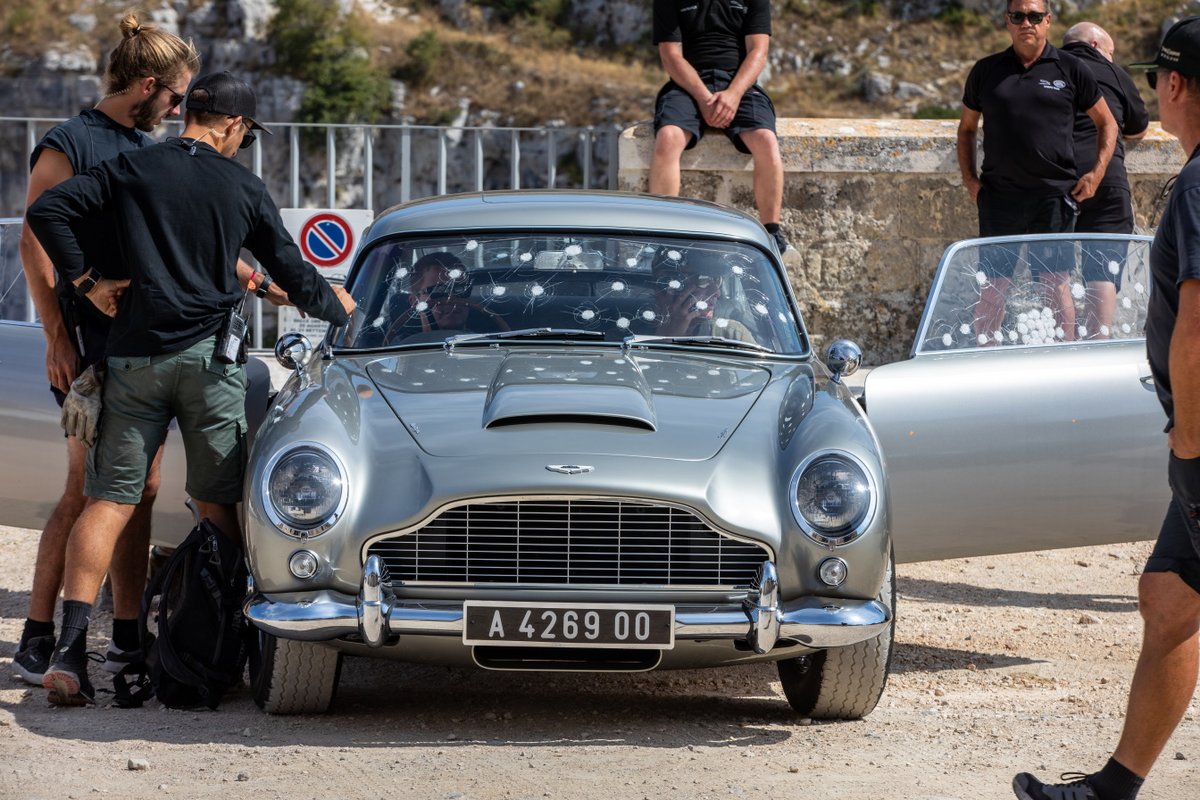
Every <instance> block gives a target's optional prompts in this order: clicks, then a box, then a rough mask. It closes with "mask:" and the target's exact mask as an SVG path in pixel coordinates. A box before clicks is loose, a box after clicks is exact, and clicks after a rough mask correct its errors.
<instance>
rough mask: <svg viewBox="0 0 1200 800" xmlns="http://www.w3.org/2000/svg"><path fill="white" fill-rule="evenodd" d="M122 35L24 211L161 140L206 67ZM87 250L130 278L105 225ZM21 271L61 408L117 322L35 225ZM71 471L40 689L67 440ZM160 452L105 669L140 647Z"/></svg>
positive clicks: (131, 547)
mask: <svg viewBox="0 0 1200 800" xmlns="http://www.w3.org/2000/svg"><path fill="white" fill-rule="evenodd" d="M120 28H121V33H122V39H121V42H120V44H118V45H117V46H116V47H115V48H113V50H112V52H111V54H110V56H109V59H108V63H107V64H106V67H105V74H104V87H105V95H104V96H103V97H102V98H101V100H100V102H99V103H97V104H96V107H95V108H90V109H87V110H85V111H83V112H82V113H80V114H79V115H78V116H76V117H72V118H71V119H69V120H67V121H65V122H63V123H61V124H59V125H56V126H55V127H53V128H51V129H50V130H49V131H48V132H47V133H46V135H45V136H43V137H42V139H41V140H40V141H39V142H38V143H37V146H36V147H34V149H33V152H32V153H31V154H30V156H29V167H30V173H29V185H28V191H27V193H26V208H28V207H29V206H31V205H33V203H34V202H35V201H36V200H37V199H38V198H39V197H40V196H41V195H42V193H43V192H45V191H47V190H49V189H50V188H51V187H53V186H55V185H57V184H60V183H62V182H63V181H66V180H68V179H70V178H71V177H72V176H73V175H77V174H79V173H82V172H85V171H86V170H88V169H90V168H91V167H94V166H95V165H97V164H99V163H100V162H102V161H105V160H107V159H110V158H114V157H116V156H117V155H119V154H121V153H124V152H128V151H131V150H138V149H140V148H142V147H145V146H148V145H150V144H152V143H153V140H152V139H150V137H148V136H147V135H146V132H148V131H152V130H154V128H155V127H156V126H157V125H158V124H159V123H161V122H162V121H163V120H164V119H165V118H166V117H168V116H178V114H179V104H180V102H181V101H182V100H183V95H184V93H185V92H186V91H187V86H188V82H189V81H190V80H191V79H192V75H193V73H194V72H195V71H197V70H198V69H199V66H200V56H199V54H198V53H197V52H196V50H195V48H194V47H193V46H192V44H191V42H185V41H183V40H181V39H180V38H179V37H177V36H175V35H174V34H171V33H167V32H166V31H163V30H160V29H157V28H156V27H155V26H153V25H142V24H141V23H140V22H139V21H138V18H137V16H136V15H134V14H127V15H126V16H125V17H124V18H123V19H122V20H121V23H120ZM78 234H79V237H80V241H81V244H82V246H83V247H84V248H86V249H87V251H88V253H89V256H90V257H91V259H92V260H93V263H95V264H96V265H97V266H100V267H101V268H102V269H105V270H106V271H108V272H109V273H110V274H112V275H113V277H116V278H124V277H128V274H127V272H126V267H125V265H124V263H122V262H121V259H120V258H118V257H116V256H115V255H113V253H112V249H111V247H110V246H109V244H110V242H109V232H108V230H107V229H106V227H105V224H104V222H103V220H101V219H99V218H91V219H86V220H82V221H81V222H80V224H79V226H78ZM20 253H21V266H22V268H23V269H24V272H25V280H26V285H27V286H28V287H29V294H30V296H31V297H32V298H33V303H34V306H35V307H36V308H37V312H38V318H39V319H40V320H41V323H42V333H43V335H44V336H45V339H46V376H47V379H48V380H49V383H50V389H51V391H52V392H53V393H54V397H55V399H56V400H57V401H58V403H59V405H61V404H62V402H63V398H65V397H66V392H67V391H68V390H69V388H70V386H71V382H72V381H74V380H75V378H76V377H77V376H78V375H79V373H80V372H81V371H82V370H84V369H86V368H87V367H88V366H90V365H91V364H94V363H96V362H97V361H99V360H100V359H101V358H102V357H103V356H104V346H105V342H106V340H107V337H108V329H109V320H108V317H106V316H104V315H103V314H102V313H100V311H98V310H97V309H96V307H95V306H93V305H92V304H91V303H90V302H88V301H87V300H85V299H82V298H78V297H75V295H74V292H73V291H72V287H71V286H70V285H69V284H65V283H64V282H62V281H58V280H56V277H55V272H54V265H53V264H52V263H51V262H50V258H49V257H48V256H47V255H46V251H45V250H44V249H43V248H42V245H41V243H40V242H39V241H38V239H37V237H36V236H34V235H33V232H32V231H31V230H30V229H29V226H28V225H27V224H26V225H23V226H22V230H21V243H20ZM66 445H67V474H66V481H65V485H64V488H63V493H62V496H61V497H60V498H59V500H58V502H57V503H56V505H55V507H54V510H53V511H52V512H51V514H50V517H49V518H48V519H47V520H46V525H45V528H44V529H43V530H42V534H41V539H40V541H39V543H38V556H37V563H36V565H35V567H34V572H33V580H32V586H31V588H30V592H29V612H28V617H27V618H26V620H25V627H24V629H23V630H22V632H21V638H20V640H19V642H18V643H17V651H16V654H15V655H14V656H13V671H14V672H15V673H16V674H17V675H19V676H20V677H21V678H22V679H23V680H25V681H26V682H27V683H31V684H34V685H37V686H41V685H42V676H43V674H44V672H45V670H46V667H47V666H48V665H49V659H50V655H51V651H52V650H53V647H54V639H55V631H54V609H55V604H56V602H57V599H58V594H59V590H60V588H61V587H62V580H63V559H64V555H63V554H64V552H65V550H66V548H67V537H68V536H69V535H70V532H71V527H72V526H73V525H74V524H75V520H76V519H78V517H79V515H80V513H82V511H83V508H84V504H85V503H86V500H87V498H86V497H85V496H84V494H83V475H84V458H85V454H86V452H87V450H86V447H85V446H84V444H83V442H81V441H80V440H79V439H78V438H76V437H74V436H68V437H67V438H66ZM160 460H161V453H160V454H159V455H158V456H156V457H155V458H154V459H153V461H152V466H151V469H150V473H149V475H148V476H147V481H146V484H147V490H146V492H145V496H144V497H143V498H141V500H140V502H139V503H138V504H137V509H136V511H135V512H134V514H133V515H132V517H131V519H130V521H129V524H128V525H127V526H126V530H125V534H124V535H123V536H122V537H121V539H120V541H119V544H118V546H117V551H116V554H115V556H114V558H113V563H112V569H111V578H112V589H113V636H112V639H111V641H110V642H109V645H108V647H107V656H106V657H107V658H108V660H107V661H106V663H105V665H104V666H105V669H107V670H108V671H110V672H116V671H118V670H120V669H122V666H123V665H122V663H121V659H122V658H123V657H125V656H126V655H127V654H130V653H134V652H135V651H137V650H138V648H139V647H140V640H139V637H138V635H137V617H138V611H139V609H140V607H141V599H142V591H143V589H144V587H145V583H146V566H147V551H148V548H149V543H150V516H151V508H152V505H153V503H154V497H155V493H156V491H157V487H158V480H159V472H158V465H159V462H160Z"/></svg>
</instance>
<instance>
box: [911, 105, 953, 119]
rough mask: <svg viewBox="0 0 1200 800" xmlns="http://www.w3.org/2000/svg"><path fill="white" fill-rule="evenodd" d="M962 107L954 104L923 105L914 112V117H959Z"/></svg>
mask: <svg viewBox="0 0 1200 800" xmlns="http://www.w3.org/2000/svg"><path fill="white" fill-rule="evenodd" d="M960 113H961V109H958V108H954V107H952V106H921V107H920V108H918V109H917V110H916V111H914V112H913V119H958V117H959V114H960Z"/></svg>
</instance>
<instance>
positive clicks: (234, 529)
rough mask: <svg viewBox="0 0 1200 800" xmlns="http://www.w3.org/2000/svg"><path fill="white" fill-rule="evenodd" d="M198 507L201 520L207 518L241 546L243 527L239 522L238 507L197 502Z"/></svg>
mask: <svg viewBox="0 0 1200 800" xmlns="http://www.w3.org/2000/svg"><path fill="white" fill-rule="evenodd" d="M196 507H197V508H199V509H200V517H201V518H207V519H208V520H209V521H210V522H212V523H213V524H214V525H216V526H217V527H218V528H220V529H221V531H222V532H223V533H224V534H225V535H226V536H228V537H229V538H231V539H233V540H235V541H236V542H238V543H239V544H241V541H242V525H241V522H240V521H239V520H238V515H237V506H236V505H227V504H224V503H204V502H201V501H199V500H197V501H196Z"/></svg>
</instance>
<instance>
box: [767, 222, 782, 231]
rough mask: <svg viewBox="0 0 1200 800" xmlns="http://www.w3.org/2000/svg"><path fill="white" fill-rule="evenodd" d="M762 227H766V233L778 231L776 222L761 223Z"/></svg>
mask: <svg viewBox="0 0 1200 800" xmlns="http://www.w3.org/2000/svg"><path fill="white" fill-rule="evenodd" d="M763 227H764V228H766V229H767V233H779V223H778V222H768V223H767V224H766V225H763Z"/></svg>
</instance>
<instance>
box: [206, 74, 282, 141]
mask: <svg viewBox="0 0 1200 800" xmlns="http://www.w3.org/2000/svg"><path fill="white" fill-rule="evenodd" d="M257 109H258V100H257V99H256V98H255V96H254V90H253V89H251V88H250V84H248V83H246V82H245V81H243V80H241V79H239V78H235V77H234V76H233V75H232V74H230V73H229V72H212V73H209V74H208V75H202V76H200V77H199V78H197V79H196V82H195V83H193V84H192V86H191V88H190V89H188V94H187V110H188V111H200V112H208V113H212V114H224V115H225V116H227V117H245V118H246V120H247V121H249V123H250V127H251V128H252V129H254V128H257V129H258V130H260V131H264V132H265V133H270V132H271V131H270V130H268V129H267V128H266V126H264V125H260V124H259V123H257V122H255V121H254V115H255V113H256V112H257Z"/></svg>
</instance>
